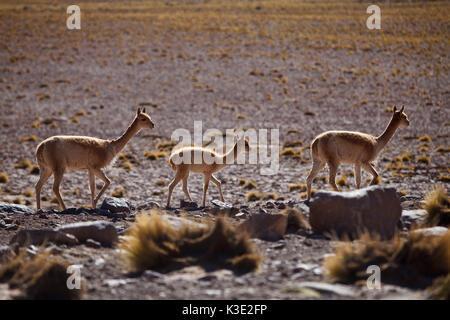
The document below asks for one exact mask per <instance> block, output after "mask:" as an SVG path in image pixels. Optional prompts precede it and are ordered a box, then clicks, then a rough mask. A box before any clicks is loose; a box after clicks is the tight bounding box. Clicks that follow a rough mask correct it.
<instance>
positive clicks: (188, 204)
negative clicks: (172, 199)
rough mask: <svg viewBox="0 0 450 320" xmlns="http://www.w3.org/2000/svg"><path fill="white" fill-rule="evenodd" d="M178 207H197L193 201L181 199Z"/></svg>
mask: <svg viewBox="0 0 450 320" xmlns="http://www.w3.org/2000/svg"><path fill="white" fill-rule="evenodd" d="M180 208H183V209H185V210H195V209H197V208H198V205H197V203H196V202H194V201H185V200H183V199H182V200H180Z"/></svg>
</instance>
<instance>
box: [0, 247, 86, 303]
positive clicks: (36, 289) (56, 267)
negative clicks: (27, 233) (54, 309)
mask: <svg viewBox="0 0 450 320" xmlns="http://www.w3.org/2000/svg"><path fill="white" fill-rule="evenodd" d="M68 266H69V265H68V264H67V263H65V262H63V261H62V260H61V259H58V258H56V257H52V256H51V255H50V251H43V250H42V249H41V250H40V252H38V253H37V254H36V255H33V256H30V255H29V254H28V252H27V251H26V250H22V251H20V252H19V254H17V255H16V256H13V257H10V258H9V259H8V260H7V261H6V262H5V263H3V264H2V266H1V267H0V282H8V284H9V287H10V288H11V289H19V290H20V291H21V292H22V294H23V297H20V298H24V299H33V300H47V299H50V300H55V299H58V300H77V299H81V296H82V289H73V290H70V289H68V288H67V279H68V277H69V276H70V274H68V273H67V267H68Z"/></svg>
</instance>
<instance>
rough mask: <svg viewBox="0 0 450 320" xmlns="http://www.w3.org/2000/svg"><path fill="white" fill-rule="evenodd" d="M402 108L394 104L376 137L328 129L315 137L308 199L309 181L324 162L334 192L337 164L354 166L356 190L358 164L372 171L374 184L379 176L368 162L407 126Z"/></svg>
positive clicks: (359, 177)
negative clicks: (399, 130) (328, 171)
mask: <svg viewBox="0 0 450 320" xmlns="http://www.w3.org/2000/svg"><path fill="white" fill-rule="evenodd" d="M404 110H405V106H402V108H401V109H400V110H397V107H396V106H394V108H393V114H392V118H391V121H390V122H389V124H388V126H387V127H386V129H385V130H384V131H383V133H382V134H381V135H379V136H377V137H375V136H372V135H369V134H366V133H361V132H354V131H327V132H324V133H321V134H319V135H318V136H317V137H316V138H314V140H313V141H312V143H311V155H312V160H313V167H312V169H311V172H310V174H309V175H308V178H307V179H306V184H307V191H308V200H309V199H310V198H311V185H312V181H313V179H314V178H315V177H316V176H317V174H318V173H319V172H320V170H322V169H323V168H324V167H325V165H326V164H328V168H329V170H330V175H329V183H330V185H331V186H332V187H333V189H334V190H336V191H338V190H339V189H338V188H337V186H336V182H335V179H336V173H337V169H338V167H339V164H340V163H351V164H354V165H355V179H356V187H357V188H358V189H359V188H360V186H361V167H362V168H363V169H364V170H367V171H368V172H369V173H371V174H372V176H373V179H372V181H371V184H376V183H377V182H378V177H379V176H378V173H377V171H376V170H375V169H374V168H373V166H372V164H371V162H372V161H373V160H375V158H376V157H377V155H378V154H379V153H380V151H381V150H382V149H383V148H384V147H385V146H386V144H387V143H388V142H389V140H390V139H391V138H392V136H393V135H394V133H395V131H396V130H397V129H398V127H400V126H405V127H407V126H409V120H408V116H407V115H406V113H405V112H404Z"/></svg>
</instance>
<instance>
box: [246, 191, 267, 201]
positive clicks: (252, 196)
mask: <svg viewBox="0 0 450 320" xmlns="http://www.w3.org/2000/svg"><path fill="white" fill-rule="evenodd" d="M262 197H263V194H261V193H259V192H256V191H250V192H248V193H247V195H246V196H245V201H247V202H252V201H258V200H260V199H261V198H262Z"/></svg>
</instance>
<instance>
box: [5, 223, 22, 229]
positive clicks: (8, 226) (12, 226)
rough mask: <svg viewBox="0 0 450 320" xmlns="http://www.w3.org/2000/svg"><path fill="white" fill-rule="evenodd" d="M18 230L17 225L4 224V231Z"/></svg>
mask: <svg viewBox="0 0 450 320" xmlns="http://www.w3.org/2000/svg"><path fill="white" fill-rule="evenodd" d="M18 228H19V226H18V225H17V224H13V223H12V224H5V229H6V230H17V229H18Z"/></svg>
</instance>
